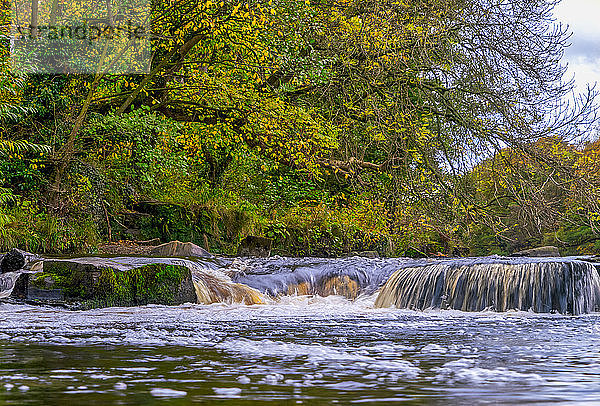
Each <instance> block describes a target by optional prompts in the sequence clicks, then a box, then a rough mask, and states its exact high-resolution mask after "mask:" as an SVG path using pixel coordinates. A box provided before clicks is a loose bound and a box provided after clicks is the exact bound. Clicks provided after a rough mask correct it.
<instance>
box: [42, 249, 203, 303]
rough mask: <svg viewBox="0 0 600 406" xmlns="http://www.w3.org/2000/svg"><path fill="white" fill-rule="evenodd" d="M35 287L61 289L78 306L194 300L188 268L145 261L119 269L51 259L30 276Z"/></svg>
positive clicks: (68, 299)
mask: <svg viewBox="0 0 600 406" xmlns="http://www.w3.org/2000/svg"><path fill="white" fill-rule="evenodd" d="M30 286H32V287H34V288H36V289H60V290H61V291H62V293H63V295H64V298H65V301H67V302H70V303H79V306H78V307H80V308H98V307H108V306H139V305H146V304H151V303H152V304H163V305H177V304H181V303H185V302H194V301H195V293H194V289H193V283H192V277H191V272H190V270H189V269H188V268H187V267H185V266H181V265H173V264H163V263H157V264H148V265H144V266H140V267H137V268H133V269H127V270H119V269H115V268H114V267H111V266H101V265H98V264H90V263H86V262H77V260H65V261H61V260H52V261H48V262H47V263H45V264H44V272H43V273H40V274H38V275H36V276H35V277H32V278H31V280H30Z"/></svg>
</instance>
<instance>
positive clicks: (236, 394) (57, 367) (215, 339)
mask: <svg viewBox="0 0 600 406" xmlns="http://www.w3.org/2000/svg"><path fill="white" fill-rule="evenodd" d="M374 302H375V295H370V296H369V295H367V296H365V295H363V296H361V297H360V298H359V299H357V300H355V301H350V300H348V299H346V298H343V297H340V296H329V297H325V298H323V297H318V296H286V297H282V298H280V299H279V300H276V301H272V302H271V303H270V304H266V305H251V306H245V305H228V304H212V305H200V304H187V305H182V306H177V307H165V306H153V305H150V306H143V307H134V308H107V309H97V310H89V311H68V310H63V309H57V308H49V307H33V306H28V305H17V304H8V303H4V304H0V356H1V360H2V362H1V363H0V403H2V404H15V405H23V404H36V405H54V404H56V405H58V404H60V405H64V404H69V405H76V404H86V405H92V404H98V405H100V404H101V405H108V404H114V405H129V404H144V405H153V404H161V405H162V404H172V405H186V404H191V403H199V404H227V405H242V404H265V403H270V404H278V405H279V404H290V405H293V404H311V405H312V404H317V405H319V404H335V403H339V404H349V403H359V404H360V403H366V404H393V403H397V404H414V405H418V404H433V405H436V404H438V405H472V404H500V405H504V404H506V405H509V404H527V403H529V404H590V405H592V404H599V403H600V350H599V348H600V317H599V315H598V313H592V314H587V315H580V316H563V315H559V314H540V313H532V312H523V311H518V312H517V311H513V312H505V313H496V312H487V311H484V312H473V313H467V312H461V311H456V310H429V311H411V310H400V309H394V308H383V309H382V308H376V307H375V306H374Z"/></svg>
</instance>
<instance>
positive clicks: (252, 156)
mask: <svg viewBox="0 0 600 406" xmlns="http://www.w3.org/2000/svg"><path fill="white" fill-rule="evenodd" d="M555 3H556V1H554V0H502V1H501V0H472V1H471V0H470V1H466V0H405V1H397V0H306V1H296V0H264V1H263V0H247V1H239V0H222V1H219V0H217V1H214V2H213V1H210V0H209V1H206V0H154V1H153V2H152V20H151V31H152V33H153V36H152V39H151V43H152V61H151V68H150V71H149V73H147V74H135V75H126V74H121V75H111V74H106V73H103V71H102V70H101V69H100V68H99V69H98V73H97V74H96V75H90V74H88V75H85V74H39V73H37V74H36V73H23V72H21V71H15V70H12V69H11V64H10V55H9V53H8V51H7V49H8V40H7V39H5V44H6V45H7V46H6V47H3V48H2V51H1V52H4V54H3V55H0V186H1V189H0V205H1V206H0V245H1V247H0V248H1V249H7V248H8V247H13V246H19V247H22V248H25V249H28V250H32V251H38V252H46V253H71V252H81V251H94V250H96V249H97V247H98V245H99V244H102V243H104V242H107V241H118V240H146V239H151V238H156V237H159V238H161V239H162V240H165V241H167V240H172V239H180V240H190V241H193V242H196V243H197V244H199V245H203V246H207V247H208V248H210V249H211V250H213V251H215V252H223V253H233V252H235V247H236V246H237V243H238V242H239V241H240V240H241V239H242V238H243V237H244V236H246V235H259V236H265V237H269V238H273V239H274V241H275V245H274V247H275V250H276V251H277V252H279V253H282V254H289V255H341V254H343V253H347V252H351V251H363V250H377V251H379V252H380V253H382V254H385V255H431V254H436V253H438V252H439V253H443V254H446V255H467V254H476V255H483V254H489V253H499V254H500V253H510V252H512V251H514V250H516V249H522V248H528V247H532V246H538V245H542V244H553V245H557V246H559V247H561V248H562V249H563V251H564V252H565V253H567V252H569V253H571V252H572V253H575V252H579V253H597V252H599V251H600V228H599V227H600V207H599V205H600V194H599V193H598V190H599V188H600V168H599V167H598V165H600V164H599V163H598V162H600V161H599V160H598V157H599V155H600V142H598V141H596V138H597V136H598V131H597V127H596V125H597V122H596V117H595V113H596V107H595V103H594V97H595V92H594V91H593V90H590V91H589V92H588V93H587V94H585V95H579V96H573V97H571V98H570V99H569V95H570V94H571V91H572V89H573V84H572V83H571V82H569V80H568V78H563V75H564V72H565V67H564V66H563V64H562V63H561V57H562V55H563V51H564V48H565V46H566V45H567V44H568V41H567V40H568V35H567V33H566V32H565V30H564V29H563V27H560V26H558V25H557V24H556V22H555V20H554V19H553V17H552V9H553V7H554V5H555ZM2 18H3V19H4V21H5V22H8V21H9V19H10V16H9V14H8V13H7V14H6V15H4V16H3V17H2ZM0 25H2V24H0ZM5 38H7V37H5ZM568 100H570V102H569V101H568Z"/></svg>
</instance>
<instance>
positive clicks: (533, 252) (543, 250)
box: [511, 246, 560, 257]
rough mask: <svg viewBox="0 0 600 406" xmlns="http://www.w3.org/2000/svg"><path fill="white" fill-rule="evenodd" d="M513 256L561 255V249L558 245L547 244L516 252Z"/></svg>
mask: <svg viewBox="0 0 600 406" xmlns="http://www.w3.org/2000/svg"><path fill="white" fill-rule="evenodd" d="M511 257H560V251H559V250H558V248H556V247H553V246H546V247H538V248H532V249H529V250H523V251H519V252H515V253H514V254H512V255H511Z"/></svg>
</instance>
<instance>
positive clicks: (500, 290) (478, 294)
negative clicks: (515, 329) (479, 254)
mask: <svg viewBox="0 0 600 406" xmlns="http://www.w3.org/2000/svg"><path fill="white" fill-rule="evenodd" d="M375 306H376V307H390V306H395V307H398V308H408V309H419V310H424V309H428V308H441V309H455V310H462V311H481V310H485V309H488V310H495V311H499V312H503V311H507V310H513V309H515V310H525V311H528V310H531V311H534V312H537V313H550V312H552V311H557V312H559V313H562V314H584V313H591V312H594V311H597V310H598V309H599V307H600V278H599V276H598V271H597V270H596V269H595V267H594V266H593V265H592V264H590V263H587V262H583V261H576V260H575V261H557V260H556V259H554V260H551V261H549V260H529V261H527V262H524V261H523V260H489V259H488V260H486V261H483V262H480V263H477V262H475V263H474V262H473V261H460V260H458V261H453V262H451V261H444V262H441V263H439V264H435V265H428V266H424V267H416V268H415V267H409V268H404V269H400V270H398V271H397V272H395V273H394V274H393V275H392V276H391V277H390V278H389V280H388V281H387V282H386V284H385V286H384V287H383V288H382V290H381V292H380V293H379V295H378V297H377V300H376V302H375Z"/></svg>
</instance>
